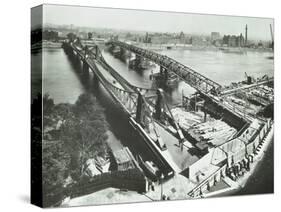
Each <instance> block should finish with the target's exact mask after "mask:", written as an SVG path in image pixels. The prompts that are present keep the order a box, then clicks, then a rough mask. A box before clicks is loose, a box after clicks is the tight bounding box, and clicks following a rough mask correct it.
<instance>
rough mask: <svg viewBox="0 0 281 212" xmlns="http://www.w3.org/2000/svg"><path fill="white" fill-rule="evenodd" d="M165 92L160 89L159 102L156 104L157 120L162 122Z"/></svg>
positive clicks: (158, 93)
mask: <svg viewBox="0 0 281 212" xmlns="http://www.w3.org/2000/svg"><path fill="white" fill-rule="evenodd" d="M163 101H164V100H163V90H162V89H158V90H157V100H156V104H155V118H156V119H158V120H161V118H162V109H163V104H164V102H163Z"/></svg>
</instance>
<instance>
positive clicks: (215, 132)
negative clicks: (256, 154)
mask: <svg viewBox="0 0 281 212" xmlns="http://www.w3.org/2000/svg"><path fill="white" fill-rule="evenodd" d="M188 133H189V134H190V135H191V136H192V137H193V138H195V139H196V140H197V141H198V142H208V143H209V144H212V145H213V146H219V145H221V144H223V143H225V142H226V141H228V140H229V139H231V138H232V137H233V136H234V135H235V134H236V133H237V130H236V129H235V128H233V127H230V126H229V125H228V124H226V123H225V122H223V121H221V120H212V121H208V122H205V123H201V124H198V125H196V126H194V127H193V128H192V129H190V130H189V131H188Z"/></svg>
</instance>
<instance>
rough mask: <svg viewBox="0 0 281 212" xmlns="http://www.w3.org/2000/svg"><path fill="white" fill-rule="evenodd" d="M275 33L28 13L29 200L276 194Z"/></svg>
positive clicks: (190, 20)
mask: <svg viewBox="0 0 281 212" xmlns="http://www.w3.org/2000/svg"><path fill="white" fill-rule="evenodd" d="M274 29H275V25H274V18H270V17H269V18H264V17H263V18H260V17H247V16H232V15H220V14H199V13H186V12H168V11H156V10H155V11H154V10H136V9H120V8H118V9H117V8H106V7H86V6H69V5H55V4H43V5H39V6H35V7H33V8H31V29H30V30H31V32H30V35H31V45H30V48H31V49H30V58H31V102H30V105H31V202H32V203H33V204H35V205H38V206H41V207H71V206H89V205H104V204H119V203H139V202H155V201H172V200H187V201H190V200H192V199H201V198H203V199H204V198H213V197H219V198H221V197H226V196H244V195H257V194H272V193H274V159H273V158H274V157H273V156H274V154H273V152H274V145H273V140H274V139H273V137H274V136H273V134H274V96H275V95H274V60H275V55H274ZM39 194H42V195H39ZM196 201H199V202H198V204H200V203H201V200H196ZM155 204H159V203H155Z"/></svg>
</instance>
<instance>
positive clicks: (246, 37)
mask: <svg viewBox="0 0 281 212" xmlns="http://www.w3.org/2000/svg"><path fill="white" fill-rule="evenodd" d="M247 42H248V26H247V24H246V28H245V46H247Z"/></svg>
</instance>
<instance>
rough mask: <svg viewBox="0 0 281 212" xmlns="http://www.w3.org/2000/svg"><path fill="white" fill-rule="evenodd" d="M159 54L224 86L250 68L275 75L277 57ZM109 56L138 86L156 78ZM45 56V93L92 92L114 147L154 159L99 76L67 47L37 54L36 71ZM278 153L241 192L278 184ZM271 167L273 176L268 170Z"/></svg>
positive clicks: (171, 97)
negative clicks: (86, 70)
mask: <svg viewBox="0 0 281 212" xmlns="http://www.w3.org/2000/svg"><path fill="white" fill-rule="evenodd" d="M159 53H161V54H165V55H167V56H170V57H171V58H173V59H175V60H177V61H179V62H181V63H183V64H185V65H187V66H189V67H191V68H193V69H194V70H196V71H198V72H200V73H201V74H203V75H205V76H207V77H209V78H211V79H212V80H214V81H216V82H218V83H220V84H222V85H227V84H229V83H231V82H235V81H241V80H244V79H245V72H246V73H247V74H248V75H253V76H255V77H261V76H263V75H264V74H267V75H269V76H273V70H274V66H273V60H269V59H267V57H268V56H271V55H272V53H268V52H253V51H251V52H247V53H245V54H235V53H223V52H220V51H197V50H162V51H159ZM103 55H104V58H105V59H106V61H107V62H108V63H109V64H110V65H111V66H112V67H113V68H114V69H116V70H117V71H118V72H119V73H120V74H121V75H122V76H123V77H124V78H125V79H127V80H128V81H129V82H131V83H132V84H134V85H137V86H140V87H146V88H150V87H151V86H152V81H151V80H150V79H149V75H150V73H151V70H145V71H142V72H138V71H134V70H131V69H129V68H128V66H127V65H126V64H124V63H123V62H121V61H120V60H118V59H116V58H114V57H113V56H111V55H110V54H109V53H107V52H103ZM41 57H42V61H43V93H48V94H49V95H50V97H51V98H53V99H54V101H55V103H65V102H68V103H74V102H75V101H76V100H77V98H78V96H79V95H80V94H81V93H84V92H90V93H91V94H93V95H94V96H95V97H96V98H97V99H98V101H99V103H100V104H101V106H102V107H103V108H104V113H105V116H106V120H107V122H108V126H109V130H108V135H109V139H108V143H109V144H110V146H111V148H112V149H113V150H117V149H120V148H122V146H129V148H130V149H131V151H132V152H133V154H141V155H142V156H143V157H144V158H145V159H152V160H153V158H150V157H151V154H148V149H147V147H145V145H144V144H142V143H143V142H138V140H139V139H140V138H138V136H136V135H135V133H134V131H133V130H132V129H131V128H130V126H129V124H128V122H127V121H126V120H125V119H126V116H125V114H122V113H120V111H121V110H120V106H118V105H116V104H115V103H114V102H113V101H112V99H111V97H110V96H109V94H108V93H107V92H106V91H105V89H104V88H103V87H102V85H101V84H100V83H97V82H95V81H94V80H93V76H92V75H91V74H90V78H88V77H85V76H84V75H83V74H82V69H81V66H80V65H77V64H74V63H73V62H71V61H70V59H69V58H68V56H67V55H66V54H65V52H64V51H63V49H44V50H43V51H42V52H37V53H32V59H33V60H32V64H31V65H32V68H33V69H34V70H35V72H38V73H40V69H41V66H40V65H39V64H38V63H39V62H40V58H41ZM36 61H37V62H38V63H36ZM156 68H157V67H156ZM154 71H155V70H154ZM34 76H36V74H34V73H32V77H34ZM34 79H36V77H34ZM34 79H32V84H33V85H35V84H36V82H34ZM193 92H194V90H193V89H192V88H191V87H190V86H188V85H187V84H186V83H184V82H180V83H179V84H178V86H177V87H176V88H174V89H173V90H169V91H168V92H167V94H166V95H167V100H168V101H169V103H171V104H178V103H180V102H181V96H182V93H184V94H191V93H193ZM272 155H273V146H271V150H269V151H268V154H267V156H266V159H265V160H264V161H263V162H262V163H261V165H260V166H259V168H258V169H257V171H256V174H255V176H252V177H251V178H250V180H249V182H248V183H247V185H246V187H245V188H244V189H242V190H241V191H240V193H239V192H238V194H247V193H264V192H267V191H268V184H270V183H272V184H270V185H273V180H272V179H273V163H272V160H273V159H272ZM263 164H265V165H263ZM265 171H266V173H267V174H264V173H265ZM271 187H272V186H270V188H271Z"/></svg>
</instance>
